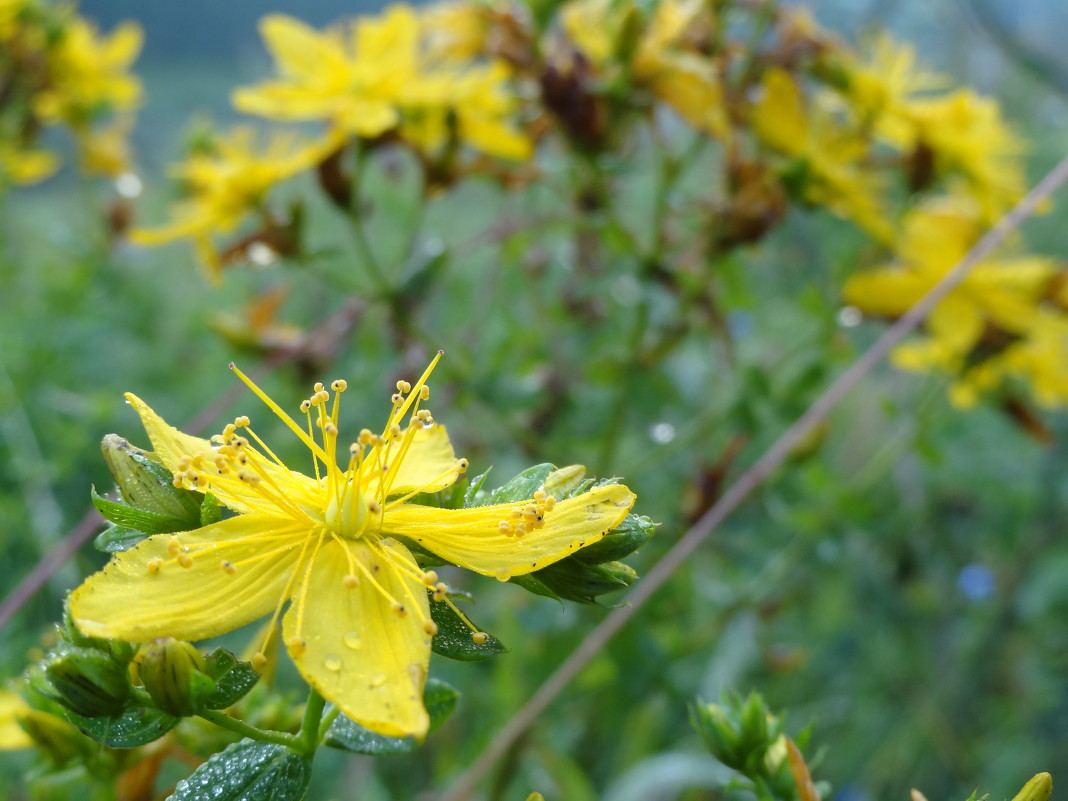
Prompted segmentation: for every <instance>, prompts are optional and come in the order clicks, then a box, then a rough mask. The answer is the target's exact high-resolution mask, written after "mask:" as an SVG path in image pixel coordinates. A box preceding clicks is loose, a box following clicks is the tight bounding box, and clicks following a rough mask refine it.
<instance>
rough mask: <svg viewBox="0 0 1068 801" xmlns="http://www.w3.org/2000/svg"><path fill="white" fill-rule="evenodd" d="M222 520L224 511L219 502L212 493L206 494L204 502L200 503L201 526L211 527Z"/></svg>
mask: <svg viewBox="0 0 1068 801" xmlns="http://www.w3.org/2000/svg"><path fill="white" fill-rule="evenodd" d="M221 519H222V509H221V508H220V507H219V500H218V499H217V498H216V497H215V496H214V495H212V494H211V493H210V492H208V493H205V495H204V500H203V501H201V502H200V525H201V526H211V525H214V524H215V523H218V522H219V521H220V520H221Z"/></svg>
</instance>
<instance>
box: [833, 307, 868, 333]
mask: <svg viewBox="0 0 1068 801" xmlns="http://www.w3.org/2000/svg"><path fill="white" fill-rule="evenodd" d="M835 320H836V321H837V322H838V325H840V326H842V328H856V327H857V326H858V325H860V324H861V323H862V322H863V321H864V314H863V312H861V310H860V309H858V308H857V307H856V306H843V307H842V308H840V309H839V310H838V314H836V315H835Z"/></svg>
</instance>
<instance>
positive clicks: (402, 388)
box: [397, 380, 412, 395]
mask: <svg viewBox="0 0 1068 801" xmlns="http://www.w3.org/2000/svg"><path fill="white" fill-rule="evenodd" d="M411 391H412V385H411V384H409V383H408V382H407V381H403V380H402V381H398V382H397V392H400V393H403V394H405V395H407V394H408V393H409V392H411Z"/></svg>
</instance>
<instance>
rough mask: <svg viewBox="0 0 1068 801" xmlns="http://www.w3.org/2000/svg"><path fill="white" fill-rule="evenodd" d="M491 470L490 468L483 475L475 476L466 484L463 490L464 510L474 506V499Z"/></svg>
mask: <svg viewBox="0 0 1068 801" xmlns="http://www.w3.org/2000/svg"><path fill="white" fill-rule="evenodd" d="M491 470H493V468H492V467H491V468H489V469H488V470H486V472H485V473H482V474H481V475H478V476H475V477H474V478H472V479H471V480H470V481H468V482H467V488H466V489H465V490H464V499H463V508H464V509H470V508H471V507H472V506H474V505H475V497H476V496H477V495H478V493H480V492H481V491H482V486H483V485H484V484H485V483H486V479H487V478H489V474H490V471H491Z"/></svg>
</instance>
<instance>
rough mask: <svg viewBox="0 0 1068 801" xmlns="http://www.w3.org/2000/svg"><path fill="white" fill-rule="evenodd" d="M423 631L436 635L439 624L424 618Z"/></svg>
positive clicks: (432, 635)
mask: <svg viewBox="0 0 1068 801" xmlns="http://www.w3.org/2000/svg"><path fill="white" fill-rule="evenodd" d="M423 631H425V632H426V633H427V634H429V635H430V636H431V637H434V636H436V635H437V633H438V624H437V623H435V622H434V621H433V620H424V621H423Z"/></svg>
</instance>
